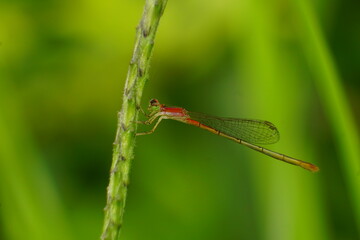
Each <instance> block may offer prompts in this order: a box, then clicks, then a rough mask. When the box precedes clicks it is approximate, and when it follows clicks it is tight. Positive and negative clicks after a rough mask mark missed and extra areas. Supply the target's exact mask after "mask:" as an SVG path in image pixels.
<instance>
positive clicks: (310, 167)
mask: <svg viewBox="0 0 360 240" xmlns="http://www.w3.org/2000/svg"><path fill="white" fill-rule="evenodd" d="M239 143H240V144H242V145H244V146H247V147H249V148H251V149H254V150H255V151H258V152H261V153H263V154H265V155H268V156H270V157H272V158H275V159H277V160H280V161H283V162H287V163H290V164H293V165H296V166H300V167H302V168H305V169H306V170H309V171H311V172H317V171H319V167H317V166H316V165H314V164H311V163H308V162H305V161H301V160H299V159H296V158H292V157H289V156H286V155H284V154H281V153H277V152H274V151H271V150H269V149H266V148H263V147H260V146H257V145H254V144H251V143H248V142H245V141H243V140H240V141H239Z"/></svg>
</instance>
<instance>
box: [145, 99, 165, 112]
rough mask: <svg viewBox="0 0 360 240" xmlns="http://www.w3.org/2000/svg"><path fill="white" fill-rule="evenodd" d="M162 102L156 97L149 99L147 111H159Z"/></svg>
mask: <svg viewBox="0 0 360 240" xmlns="http://www.w3.org/2000/svg"><path fill="white" fill-rule="evenodd" d="M161 106H162V104H160V102H159V101H158V100H157V99H155V98H154V99H151V100H150V102H149V107H148V110H149V112H159V111H160V108H161Z"/></svg>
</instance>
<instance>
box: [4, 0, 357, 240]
mask: <svg viewBox="0 0 360 240" xmlns="http://www.w3.org/2000/svg"><path fill="white" fill-rule="evenodd" d="M144 2H145V1H127V0H126V1H110V2H99V1H80V2H74V1H61V2H60V1H48V2H43V1H41V2H40V1H31V2H30V1H2V2H1V3H0V6H1V7H0V42H1V44H0V184H1V187H0V216H1V220H0V221H1V222H0V239H6V240H7V239H13V240H17V239H29V240H32V239H36V240H38V239H47V240H51V239H99V236H100V235H101V232H102V224H103V220H104V212H103V208H104V206H105V205H106V200H107V199H106V190H105V189H106V186H107V185H108V180H109V168H110V167H111V166H112V167H114V165H112V163H111V159H112V157H111V154H112V153H111V147H112V144H113V141H114V137H115V136H114V135H115V131H116V127H117V122H116V121H117V112H118V111H119V110H120V109H121V108H122V107H121V104H124V105H126V104H128V107H126V106H125V108H128V110H129V111H128V112H127V114H125V115H123V117H124V116H126V117H125V118H126V119H125V120H126V122H125V124H126V125H125V126H127V128H126V129H129V133H128V135H126V134H122V135H121V136H122V137H124V138H129V139H130V140H131V142H132V143H130V145H129V146H132V145H133V141H134V135H133V134H134V131H135V128H136V126H134V124H133V122H132V119H135V118H136V115H137V112H136V109H135V107H136V104H135V103H138V102H140V100H141V98H142V102H141V106H142V107H143V108H146V106H147V102H148V100H149V99H151V98H157V99H159V100H160V101H161V102H162V103H165V104H169V105H175V106H181V107H185V108H186V109H188V110H192V111H197V112H204V113H208V114H211V115H218V116H224V117H246V118H254V119H264V120H268V121H271V122H272V123H274V124H275V125H276V126H277V127H278V129H279V130H280V135H281V137H280V141H279V143H277V144H275V145H268V146H266V147H267V148H269V149H271V150H275V151H278V152H281V153H284V154H287V155H289V156H293V157H295V158H299V159H302V160H305V161H309V162H312V163H315V164H317V165H318V166H319V167H320V171H319V172H318V173H316V174H312V173H309V172H307V171H304V170H302V169H301V168H298V167H293V166H291V165H288V164H284V163H281V162H279V161H275V160H272V159H271V158H268V157H266V156H263V155H262V154H259V153H257V152H254V151H251V150H249V149H247V148H245V147H242V146H241V145H238V144H235V143H233V142H231V141H227V140H225V139H223V138H221V137H218V136H215V135H212V134H210V133H207V132H205V131H202V130H201V129H197V128H195V127H192V126H187V125H185V124H181V123H178V122H175V121H163V122H162V123H161V124H160V125H159V127H158V128H157V130H156V132H155V133H154V134H152V135H149V136H141V137H138V138H137V139H136V145H135V147H136V148H135V149H134V152H132V150H130V151H129V152H127V153H125V154H128V155H129V156H132V155H134V161H133V162H132V164H131V165H132V166H131V174H130V175H127V176H125V175H121V176H119V178H122V179H123V180H124V181H125V180H126V183H128V184H130V185H129V187H128V194H127V201H126V205H127V206H126V211H125V214H124V222H123V225H122V232H121V239H127V240H135V239H157V240H162V239H164V240H168V239H174V240H176V239H207V240H211V239H224V240H227V239H229V240H230V239H231V240H232V239H276V240H282V239H284V240H288V239H299V240H300V239H306V240H308V239H314V240H315V239H316V240H321V239H324V240H325V239H326V240H328V239H334V240H337V239H359V238H360V235H359V230H360V224H359V221H360V216H359V215H360V211H359V206H360V205H359V204H358V202H359V201H360V200H359V195H360V193H359V187H358V183H359V182H360V181H359V174H358V173H359V159H360V158H359V151H360V150H359V149H360V146H359V132H358V131H359V130H358V128H359V124H358V122H359V120H358V118H359V115H358V113H359V112H360V109H359V106H360V105H359V104H358V103H359V101H360V99H359V94H358V92H359V88H360V85H359V81H358V80H359V77H360V71H359V67H358V63H359V61H360V45H359V44H358V42H359V41H360V39H359V34H358V25H359V23H360V17H359V16H360V15H359V14H357V11H358V7H357V5H358V3H357V1H346V2H344V1H332V2H329V1H320V2H312V1H301V0H295V1H275V0H274V1H259V0H255V1H223V0H222V1H220V0H218V1H205V0H198V1H186V0H185V1H169V3H168V4H167V7H166V11H165V12H164V15H163V16H162V20H161V24H160V26H159V29H158V34H157V36H156V39H155V42H156V47H155V48H153V47H152V46H153V42H152V41H148V40H149V39H150V38H147V40H146V41H147V42H146V43H145V42H144V45H142V46H139V45H138V46H139V47H138V48H137V49H143V51H141V52H144V53H145V55H141V54H138V55H141V56H142V59H148V58H149V56H150V55H151V51H153V57H152V63H151V68H150V74H149V75H148V74H143V75H142V78H141V80H139V79H138V80H139V83H140V84H139V85H137V87H138V88H139V89H142V88H144V85H143V84H145V82H146V80H147V79H149V81H148V83H147V84H146V88H144V89H145V91H144V96H143V97H141V94H140V95H138V94H134V95H131V97H132V99H133V98H134V97H136V98H137V99H136V101H134V100H132V101H131V102H130V104H129V102H126V101H122V100H121V96H122V94H123V93H126V89H128V87H131V85H132V84H130V85H128V86H127V88H126V89H124V85H125V79H126V78H127V72H128V66H129V63H132V65H131V66H132V69H131V70H130V71H129V74H130V75H128V77H132V76H133V77H134V78H133V80H134V79H135V78H136V77H137V76H138V74H139V71H138V66H140V65H141V66H142V67H143V68H144V69H145V71H144V73H146V72H147V70H148V66H149V65H148V63H147V60H140V59H137V60H136V61H135V62H138V63H137V64H133V63H134V61H132V60H134V59H132V54H134V52H133V49H134V37H135V34H136V26H137V25H138V22H139V19H140V18H141V15H142V10H143V6H144ZM151 19H152V18H151ZM151 19H150V20H149V21H146V22H147V23H149V24H151V23H153V22H152V20H151ZM146 25H147V24H146ZM147 26H149V25H147ZM135 40H136V39H135ZM135 55H137V54H135ZM140 118H141V120H143V119H142V118H143V117H142V115H140ZM137 128H139V131H147V130H149V129H150V128H151V127H149V126H138V127H137ZM120 130H121V129H120ZM116 146H117V145H115V150H116V149H117V148H116ZM130 158H131V157H130ZM122 166H123V167H124V169H123V170H125V171H126V172H127V171H128V170H129V169H130V167H129V165H122ZM128 177H129V179H130V180H128ZM124 181H123V182H124ZM119 182H121V181H119ZM123 194H124V193H123ZM123 204H124V203H121V204H120V206H119V207H120V209H121V208H122V206H123ZM119 221H120V220H119Z"/></svg>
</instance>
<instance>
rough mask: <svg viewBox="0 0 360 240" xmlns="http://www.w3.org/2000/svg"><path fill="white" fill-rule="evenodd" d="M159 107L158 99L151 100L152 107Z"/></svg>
mask: <svg viewBox="0 0 360 240" xmlns="http://www.w3.org/2000/svg"><path fill="white" fill-rule="evenodd" d="M159 105H160V103H159V101H158V100H157V99H155V98H154V99H151V100H150V106H159Z"/></svg>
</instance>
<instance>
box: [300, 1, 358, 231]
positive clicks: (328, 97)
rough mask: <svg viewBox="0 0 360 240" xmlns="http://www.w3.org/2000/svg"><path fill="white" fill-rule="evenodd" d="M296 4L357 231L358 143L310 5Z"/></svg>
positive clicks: (350, 116) (332, 63)
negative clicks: (340, 158) (337, 152)
mask: <svg viewBox="0 0 360 240" xmlns="http://www.w3.org/2000/svg"><path fill="white" fill-rule="evenodd" d="M296 3H297V4H296V7H297V8H296V9H298V12H299V16H300V19H301V21H302V22H303V23H304V26H303V29H304V34H303V35H302V36H303V39H302V40H303V42H304V46H307V48H306V52H307V57H308V59H309V62H310V64H311V66H312V67H313V71H314V74H315V76H316V78H315V83H316V86H317V88H318V91H319V93H320V97H321V99H322V102H323V103H324V108H325V112H326V114H327V115H328V116H329V119H330V123H331V126H332V128H333V131H334V133H335V136H336V138H335V140H336V143H337V147H338V148H339V151H340V154H341V155H342V161H340V164H341V165H342V170H343V171H344V176H345V179H346V183H347V185H348V189H349V192H350V195H351V200H352V204H353V209H354V216H355V219H356V222H357V227H358V230H360V204H359V203H360V175H359V165H360V164H359V160H360V148H359V146H360V139H359V136H358V134H357V132H358V131H357V128H356V123H355V120H354V118H353V116H352V114H351V110H350V106H349V104H348V103H347V99H346V94H345V90H344V88H343V86H342V84H341V80H340V77H339V74H338V72H337V69H336V65H335V63H334V60H333V58H332V56H331V54H330V51H329V50H328V47H327V44H326V41H325V39H324V36H323V33H322V32H321V29H320V26H319V24H318V20H317V19H316V15H315V14H314V12H313V9H312V7H311V3H310V2H309V1H304V0H298V1H296Z"/></svg>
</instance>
